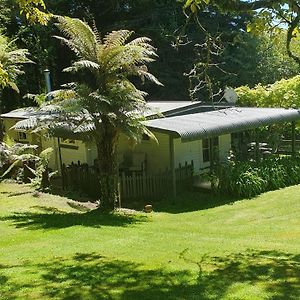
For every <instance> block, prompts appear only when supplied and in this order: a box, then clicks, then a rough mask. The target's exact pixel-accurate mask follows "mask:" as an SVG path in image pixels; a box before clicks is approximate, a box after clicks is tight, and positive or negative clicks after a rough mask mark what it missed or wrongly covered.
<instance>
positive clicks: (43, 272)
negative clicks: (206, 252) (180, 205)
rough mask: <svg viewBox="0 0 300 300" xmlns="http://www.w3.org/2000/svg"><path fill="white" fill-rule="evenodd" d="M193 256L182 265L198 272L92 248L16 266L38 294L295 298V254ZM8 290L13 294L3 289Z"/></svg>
mask: <svg viewBox="0 0 300 300" xmlns="http://www.w3.org/2000/svg"><path fill="white" fill-rule="evenodd" d="M185 255H186V256H188V253H185ZM194 259H195V258H193V259H188V258H185V261H186V263H187V265H188V264H196V265H197V266H198V269H199V272H198V273H195V272H194V273H192V272H190V271H188V270H180V271H167V270H166V269H163V268H159V269H153V270H149V269H146V266H144V265H142V264H138V263H133V262H128V261H122V260H109V259H107V258H106V257H103V256H101V255H98V254H96V253H77V254H76V255H74V256H73V257H71V258H70V259H63V258H57V259H55V260H53V261H51V262H49V263H45V264H30V263H29V264H28V263H27V264H24V265H23V266H21V267H25V268H26V269H29V270H30V269H36V270H39V275H38V276H39V278H37V281H35V280H34V281H32V284H31V287H28V284H27V289H26V293H28V291H29V292H30V291H33V294H34V293H36V289H38V290H39V293H40V294H41V298H43V299H44V298H47V299H48V298H50V299H52V298H55V299H122V300H125V299H128V300H134V299H144V300H146V299H149V300H150V299H151V300H153V299H172V300H173V299H203V300H208V299H218V300H219V299H224V298H227V299H254V298H255V299H276V300H280V299H282V300H287V299H290V300H296V299H299V297H300V290H299V287H300V286H299V284H300V274H299V256H295V255H288V254H285V253H280V252H276V251H264V252H250V251H249V252H247V253H244V254H238V255H232V256H228V257H213V258H211V257H210V258H209V257H204V258H199V260H198V261H197V260H194ZM207 266H210V272H208V271H207ZM17 267H18V268H20V266H17ZM6 268H11V267H9V266H7V267H6ZM2 269H5V267H4V266H2ZM13 282H14V281H13V280H8V281H6V283H5V284H4V285H2V286H0V295H1V292H2V295H3V296H4V298H5V299H6V297H5V296H10V297H11V298H9V297H8V299H13V297H15V298H17V297H22V287H21V284H20V285H19V286H17V285H16V286H13V285H14V283H13ZM8 290H9V291H14V294H8V292H7V291H8ZM28 295H29V296H30V294H28ZM35 295H36V294H35ZM29 298H30V297H29Z"/></svg>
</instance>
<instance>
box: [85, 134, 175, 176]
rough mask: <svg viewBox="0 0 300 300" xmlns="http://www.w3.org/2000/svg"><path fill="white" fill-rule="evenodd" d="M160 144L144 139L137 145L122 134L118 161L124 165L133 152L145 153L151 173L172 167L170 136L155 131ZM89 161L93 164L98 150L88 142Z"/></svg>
mask: <svg viewBox="0 0 300 300" xmlns="http://www.w3.org/2000/svg"><path fill="white" fill-rule="evenodd" d="M155 136H156V138H157V140H158V144H157V143H156V142H155V141H153V140H143V141H141V143H140V144H137V145H135V146H133V145H131V144H130V141H129V140H128V138H127V137H126V136H125V135H121V136H120V140H119V147H118V162H119V165H120V166H122V163H124V159H125V160H126V157H127V156H130V155H132V154H135V153H136V154H141V155H142V154H143V153H144V154H145V159H146V170H147V172H149V173H157V172H159V171H160V170H161V171H163V170H165V169H167V168H169V167H170V154H169V136H168V135H167V134H163V133H155ZM86 149H87V162H88V164H90V165H92V164H93V163H94V159H96V158H97V150H96V146H95V145H94V144H87V145H86Z"/></svg>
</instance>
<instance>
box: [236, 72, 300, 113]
mask: <svg viewBox="0 0 300 300" xmlns="http://www.w3.org/2000/svg"><path fill="white" fill-rule="evenodd" d="M235 91H236V92H237V94H238V97H239V100H238V104H239V105H241V106H259V107H286V108H290V107H300V76H299V75H297V76H295V77H293V78H290V79H282V80H279V81H277V82H275V83H274V84H271V85H267V86H264V85H261V84H258V85H257V86H255V87H254V88H250V87H249V86H241V87H239V88H237V89H236V90H235Z"/></svg>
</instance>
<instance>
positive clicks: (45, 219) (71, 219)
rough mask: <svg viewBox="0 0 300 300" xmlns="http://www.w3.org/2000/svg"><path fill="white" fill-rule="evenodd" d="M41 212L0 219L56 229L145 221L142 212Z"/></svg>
mask: <svg viewBox="0 0 300 300" xmlns="http://www.w3.org/2000/svg"><path fill="white" fill-rule="evenodd" d="M42 211H43V212H42V213H34V212H22V213H18V212H15V213H14V214H12V215H10V216H6V217H2V218H0V221H10V222H12V223H13V225H14V226H15V227H16V228H27V229H57V228H67V227H71V226H77V225H79V226H89V227H102V226H122V227H124V226H129V225H133V224H137V223H141V222H146V221H147V216H145V215H143V214H139V213H136V214H125V213H115V212H113V213H104V212H99V211H97V210H93V211H90V212H87V213H67V212H63V211H60V210H58V209H55V208H52V207H42Z"/></svg>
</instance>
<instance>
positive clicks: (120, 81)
mask: <svg viewBox="0 0 300 300" xmlns="http://www.w3.org/2000/svg"><path fill="white" fill-rule="evenodd" d="M57 19H58V24H57V27H58V28H59V29H60V31H61V32H62V33H63V36H57V37H56V38H58V39H59V40H60V41H62V42H63V43H64V44H66V45H67V46H68V47H69V48H70V49H71V50H72V51H73V52H74V53H75V54H76V57H77V59H76V61H74V62H73V63H72V65H71V66H70V67H68V68H66V69H65V70H64V71H66V72H73V73H79V75H83V76H81V80H80V81H78V82H77V83H75V84H74V83H73V88H71V89H68V90H64V91H56V92H55V93H54V96H55V97H54V100H53V101H52V104H53V103H57V104H58V107H59V109H60V110H63V111H65V115H66V114H67V115H69V116H73V119H72V121H73V123H74V120H77V121H78V123H79V124H77V126H76V128H75V129H74V124H73V130H74V131H77V132H79V131H84V132H85V133H86V136H89V137H90V138H91V139H92V140H93V141H94V142H95V144H96V147H97V152H98V159H97V161H98V168H99V181H100V189H101V190H100V194H101V196H100V203H101V204H102V205H103V206H106V207H108V208H110V209H112V208H113V207H114V202H115V199H116V195H117V194H116V192H117V190H116V180H115V179H116V178H117V175H118V169H117V161H116V149H117V145H118V138H119V135H120V133H124V134H126V135H127V136H128V137H130V138H132V139H135V140H138V139H139V138H140V137H141V135H142V134H144V133H146V134H148V135H150V136H152V137H153V135H152V134H151V132H149V131H148V130H147V128H146V127H145V126H144V125H143V124H142V123H141V121H142V120H143V119H144V118H143V112H144V111H145V109H146V102H145V99H144V97H145V95H146V93H145V92H143V91H140V90H138V89H137V88H136V86H135V84H134V83H133V82H132V79H133V78H134V77H136V76H137V77H140V78H141V79H142V81H144V80H145V79H148V80H150V81H152V82H154V83H156V84H159V85H161V83H160V82H159V81H158V80H157V79H156V78H155V77H154V76H153V75H152V74H151V73H149V72H148V69H147V66H146V64H147V63H149V62H152V61H154V60H155V58H156V56H157V55H156V53H155V49H154V47H153V46H151V45H150V44H149V43H150V39H149V38H146V37H139V38H136V39H132V40H131V41H129V42H128V40H129V38H130V37H131V36H132V34H133V32H132V31H128V30H119V31H112V32H110V33H108V34H107V35H105V36H104V37H101V35H100V33H99V32H98V31H97V29H96V27H95V26H94V27H93V29H92V28H91V27H90V26H89V25H88V24H86V23H85V22H83V21H81V20H79V19H72V18H69V17H57ZM61 93H62V94H61ZM74 113H75V115H76V117H75V119H74ZM64 117H65V116H64ZM87 132H88V134H87Z"/></svg>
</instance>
